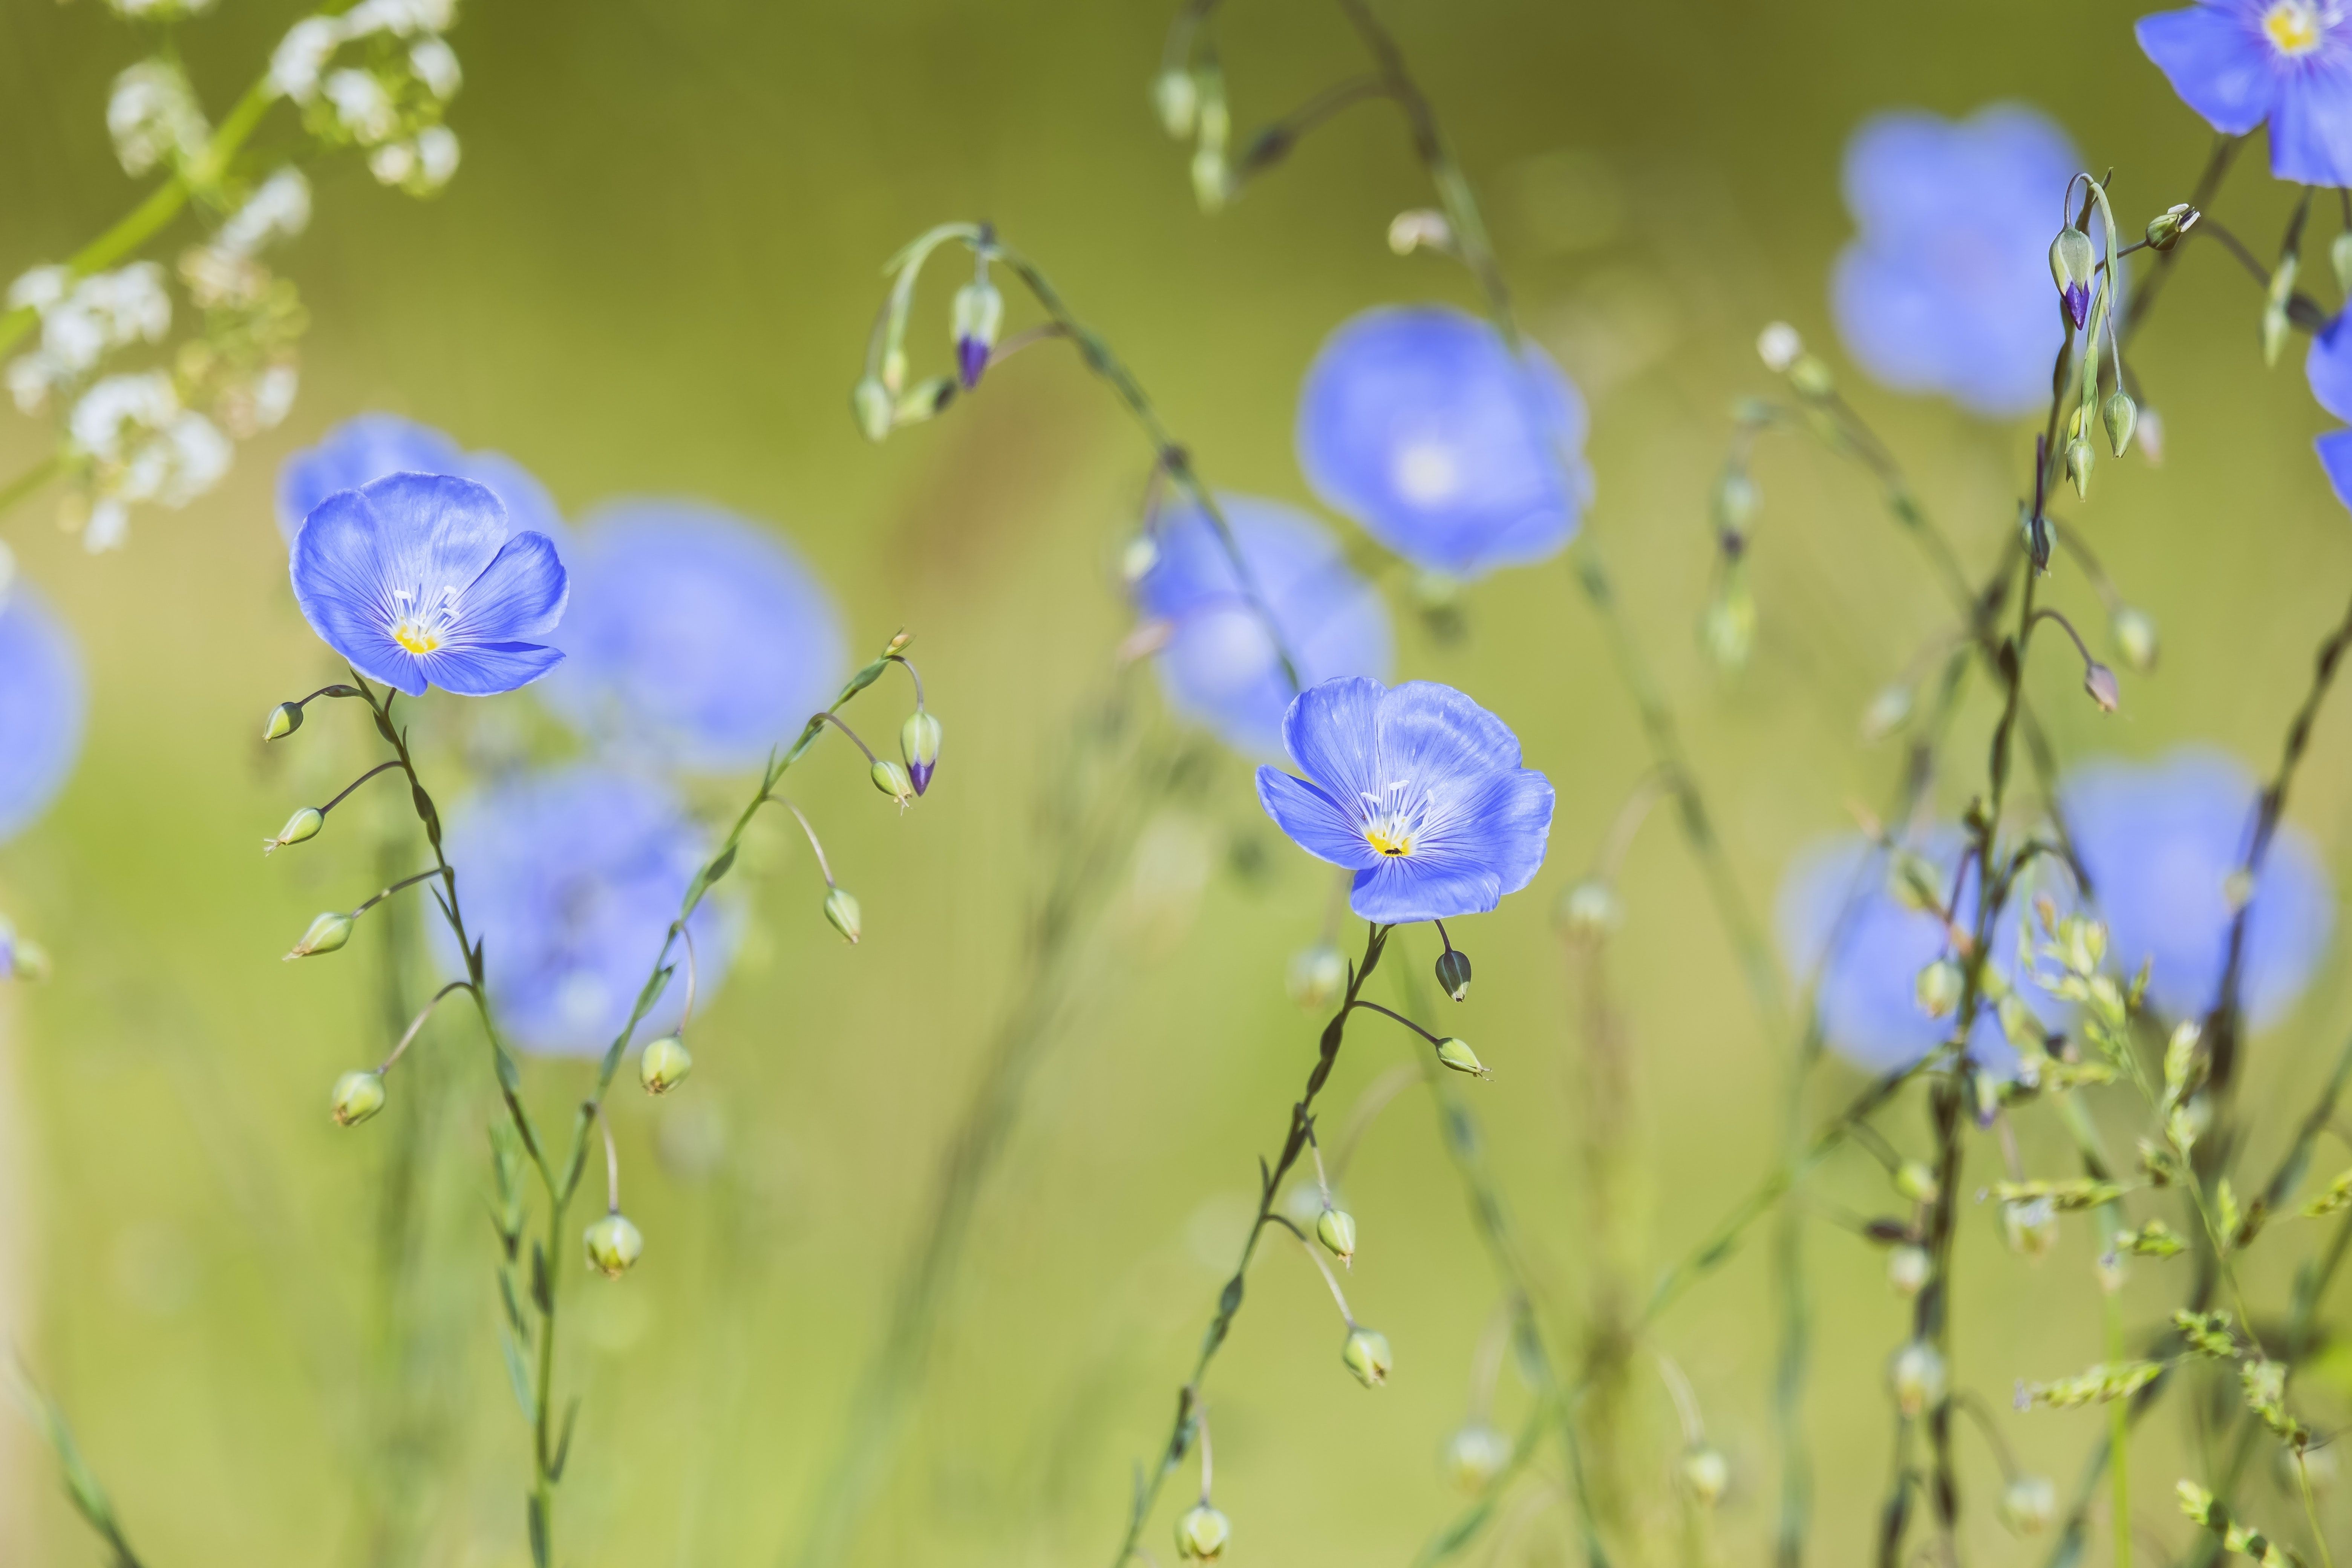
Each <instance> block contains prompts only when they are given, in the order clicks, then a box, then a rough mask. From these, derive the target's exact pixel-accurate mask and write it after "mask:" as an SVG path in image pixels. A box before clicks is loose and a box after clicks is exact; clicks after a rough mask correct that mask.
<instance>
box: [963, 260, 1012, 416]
mask: <svg viewBox="0 0 2352 1568" xmlns="http://www.w3.org/2000/svg"><path fill="white" fill-rule="evenodd" d="M950 317H951V318H952V320H953V321H954V326H955V356H956V374H957V375H959V376H960V377H961V378H962V381H963V389H964V390H965V391H966V392H970V391H971V389H972V388H973V387H975V386H978V385H979V384H980V373H981V372H982V371H984V370H986V369H987V368H988V353H989V351H990V350H991V349H992V348H994V347H995V346H996V332H997V329H998V328H999V327H1001V326H1003V324H1004V296H1003V295H1002V294H1000V293H998V292H997V291H996V285H995V284H993V283H991V282H990V281H989V280H988V279H985V278H975V279H972V280H971V282H969V283H967V284H965V285H964V286H963V287H962V288H961V289H957V290H956V292H955V304H954V306H953V308H952V310H950Z"/></svg>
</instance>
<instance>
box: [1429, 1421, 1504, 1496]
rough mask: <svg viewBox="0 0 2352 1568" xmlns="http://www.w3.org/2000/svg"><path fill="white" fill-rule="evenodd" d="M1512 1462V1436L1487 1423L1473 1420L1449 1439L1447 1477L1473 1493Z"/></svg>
mask: <svg viewBox="0 0 2352 1568" xmlns="http://www.w3.org/2000/svg"><path fill="white" fill-rule="evenodd" d="M1510 1462H1511V1440H1510V1439H1509V1438H1508V1437H1507V1436H1504V1435H1503V1434H1502V1433H1500V1432H1497V1431H1496V1430H1495V1429H1494V1428H1493V1427H1492V1426H1486V1425H1485V1424H1484V1423H1481V1422H1473V1423H1472V1424H1471V1425H1469V1426H1465V1427H1464V1428H1462V1430H1461V1431H1459V1432H1456V1433H1455V1434H1454V1436H1452V1437H1450V1438H1448V1439H1447V1440H1446V1444H1445V1454H1444V1468H1445V1476H1446V1479H1448V1480H1451V1481H1452V1482H1453V1483H1454V1485H1455V1486H1457V1487H1459V1488H1461V1489H1463V1490H1464V1491H1465V1492H1469V1493H1471V1494H1473V1495H1474V1496H1475V1494H1477V1493H1479V1492H1482V1491H1485V1490H1486V1485H1487V1483H1488V1482H1490V1481H1492V1480H1493V1479H1495V1478H1496V1476H1498V1475H1500V1474H1502V1473H1503V1467H1504V1466H1506V1465H1507V1464H1509V1463H1510Z"/></svg>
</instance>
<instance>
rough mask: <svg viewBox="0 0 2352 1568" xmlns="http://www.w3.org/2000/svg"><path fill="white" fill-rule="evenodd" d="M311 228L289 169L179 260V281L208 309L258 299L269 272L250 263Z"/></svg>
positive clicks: (297, 176)
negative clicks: (274, 245)
mask: <svg viewBox="0 0 2352 1568" xmlns="http://www.w3.org/2000/svg"><path fill="white" fill-rule="evenodd" d="M309 226H310V181H309V180H307V179H304V178H303V177H302V171H301V170H299V169H297V168H294V167H292V166H290V165H289V166H288V167H286V168H283V169H280V170H278V172H277V173H276V174H272V175H270V176H269V178H268V179H267V180H264V181H263V182H262V183H261V184H260V185H259V187H258V188H257V189H256V190H255V191H254V193H253V195H250V196H247V198H246V200H245V205H242V206H240V207H238V208H237V209H236V211H235V212H233V213H231V214H230V215H229V216H228V221H227V222H226V223H224V224H222V225H221V226H220V227H219V228H218V229H217V230H216V231H215V233H214V235H213V237H212V238H211V239H210V240H208V241H206V242H205V244H203V245H199V246H196V247H193V248H192V249H190V250H188V251H186V252H185V253H184V254H183V255H182V256H181V258H180V277H181V278H182V279H183V280H184V281H185V282H186V283H187V285H188V293H189V295H190V296H191V297H192V298H194V300H195V301H196V303H197V304H199V305H202V306H204V307H205V308H206V309H208V310H209V309H213V308H215V307H218V306H222V305H229V304H235V303H240V302H246V301H250V300H256V299H258V298H259V297H260V295H261V292H262V290H263V289H266V288H267V287H268V284H269V269H268V268H266V267H264V266H262V265H261V263H260V262H259V261H257V260H256V259H255V258H256V257H257V255H258V253H259V252H260V251H261V250H262V248H263V247H266V246H268V245H270V244H272V243H273V242H275V241H277V240H280V239H291V238H293V237H295V236H296V235H298V234H300V233H301V232H302V231H303V230H304V229H306V228H308V227H309ZM272 423H275V421H272Z"/></svg>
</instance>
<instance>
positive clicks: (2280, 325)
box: [2263, 250, 2303, 365]
mask: <svg viewBox="0 0 2352 1568" xmlns="http://www.w3.org/2000/svg"><path fill="white" fill-rule="evenodd" d="M2302 267H2303V258H2301V257H2299V256H2297V255H2296V254H2295V253H2294V251H2291V250H2290V251H2288V252H2287V253H2286V254H2285V255H2284V256H2282V257H2280V258H2279V263H2278V270H2277V271H2275V272H2273V273H2272V274H2271V289H2270V297H2269V298H2268V299H2267V300H2264V301H2263V363H2264V364H2266V365H2274V364H2276V363H2278V357H2279V351H2280V350H2281V349H2284V347H2286V338H2287V329H2288V327H2289V326H2290V325H2291V324H2292V318H2291V317H2289V316H2288V314H2287V307H2288V305H2290V304H2291V303H2293V302H2294V280H2295V275H2296V274H2297V273H2298V272H2299V271H2301V270H2302Z"/></svg>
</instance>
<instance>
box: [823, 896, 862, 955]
mask: <svg viewBox="0 0 2352 1568" xmlns="http://www.w3.org/2000/svg"><path fill="white" fill-rule="evenodd" d="M824 918H825V919H826V920H829V921H832V922H833V929H834V930H835V931H839V932H840V933H841V934H842V935H843V936H844V937H845V938H846V939H847V940H848V942H849V944H850V945H851V946H852V947H855V946H856V945H857V933H858V932H859V931H863V930H864V929H865V927H864V926H863V925H862V924H860V922H859V920H858V910H857V899H856V895H854V894H852V893H851V892H850V890H849V889H846V888H834V889H829V890H828V891H827V892H826V893H825V895H824Z"/></svg>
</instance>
